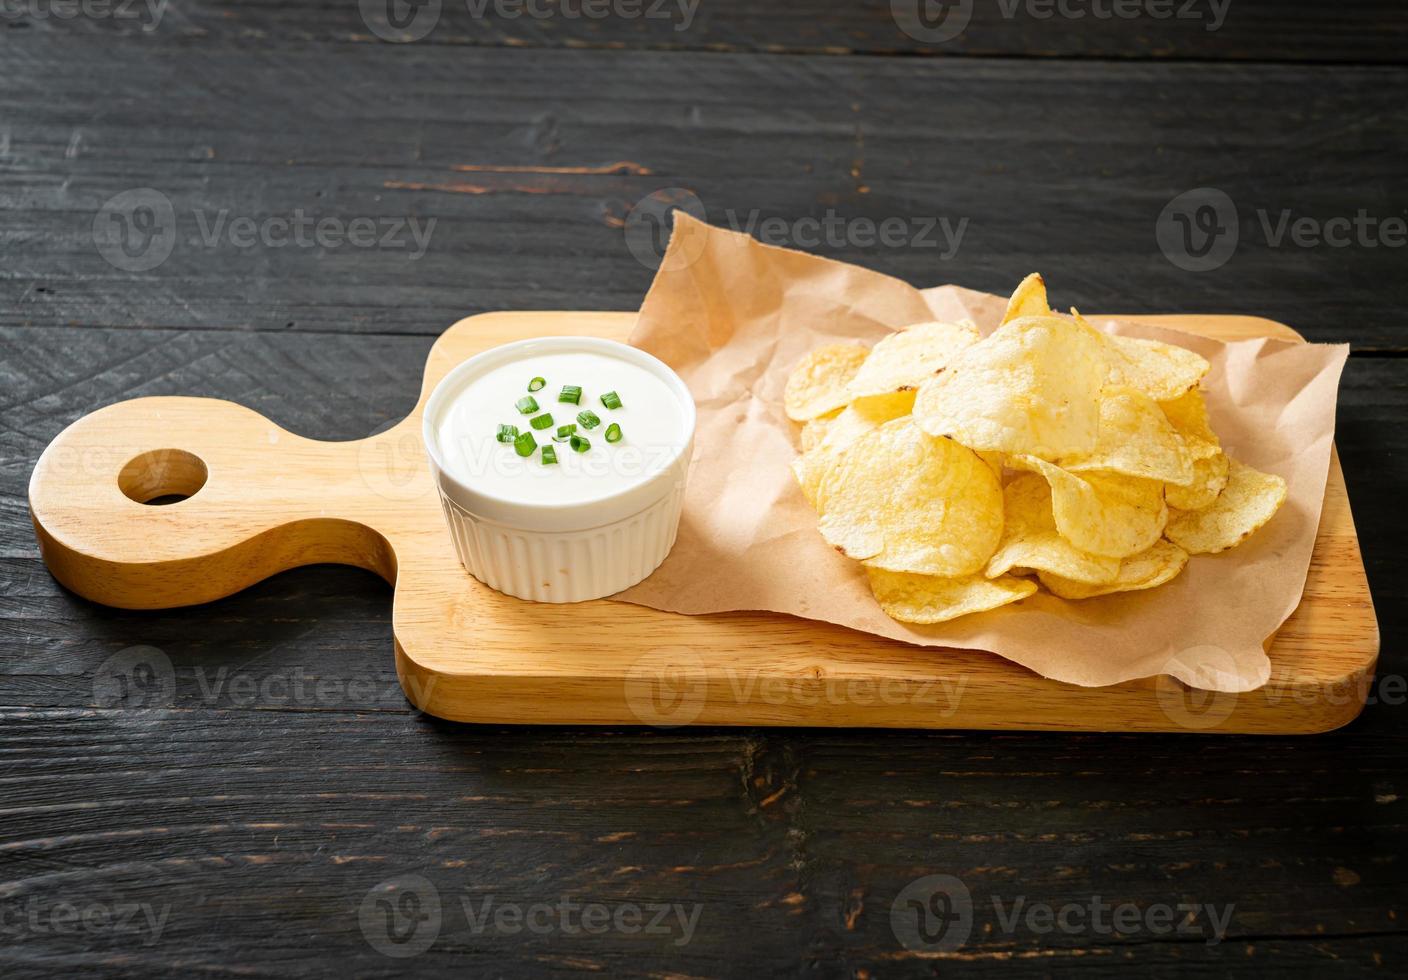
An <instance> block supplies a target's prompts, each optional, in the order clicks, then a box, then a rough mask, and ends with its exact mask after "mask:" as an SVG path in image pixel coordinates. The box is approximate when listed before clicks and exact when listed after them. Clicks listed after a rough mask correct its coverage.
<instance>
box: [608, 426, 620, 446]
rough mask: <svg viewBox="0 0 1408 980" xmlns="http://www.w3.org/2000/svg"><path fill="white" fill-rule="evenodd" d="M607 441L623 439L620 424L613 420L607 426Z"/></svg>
mask: <svg viewBox="0 0 1408 980" xmlns="http://www.w3.org/2000/svg"><path fill="white" fill-rule="evenodd" d="M606 441H607V442H620V441H621V427H620V426H619V425H617V424H616V423H615V422H612V423H611V424H610V425H608V426H607V427H606Z"/></svg>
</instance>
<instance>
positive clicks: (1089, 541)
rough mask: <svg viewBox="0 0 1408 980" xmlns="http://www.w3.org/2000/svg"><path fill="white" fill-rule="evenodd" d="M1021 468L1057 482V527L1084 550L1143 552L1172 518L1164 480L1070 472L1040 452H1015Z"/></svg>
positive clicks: (1117, 554) (1116, 554)
mask: <svg viewBox="0 0 1408 980" xmlns="http://www.w3.org/2000/svg"><path fill="white" fill-rule="evenodd" d="M1008 463H1009V465H1011V466H1014V467H1016V468H1018V469H1024V470H1031V471H1032V472H1034V473H1040V474H1041V475H1042V476H1043V477H1045V478H1046V482H1047V483H1049V484H1050V485H1051V510H1052V516H1053V517H1054V518H1055V519H1056V530H1057V531H1059V532H1060V533H1061V536H1062V537H1064V538H1065V539H1066V540H1067V541H1069V542H1071V544H1073V545H1075V546H1076V547H1077V548H1079V549H1080V550H1081V551H1088V552H1090V553H1092V554H1096V555H1104V556H1105V557H1108V558H1126V557H1128V556H1130V555H1137V554H1138V553H1139V552H1141V551H1143V550H1144V549H1146V548H1148V547H1151V546H1152V545H1153V543H1154V542H1155V541H1157V540H1159V535H1160V533H1162V531H1163V529H1164V524H1165V523H1166V522H1167V521H1168V507H1167V506H1166V505H1165V504H1164V494H1163V484H1161V483H1159V482H1158V481H1157V480H1145V479H1141V478H1140V477H1136V476H1121V475H1119V474H1117V473H1082V474H1080V475H1076V474H1075V473H1068V472H1066V471H1065V470H1063V469H1061V467H1059V466H1055V465H1053V464H1051V463H1048V462H1047V461H1046V460H1044V459H1038V458H1037V457H1035V456H1011V457H1009V458H1008Z"/></svg>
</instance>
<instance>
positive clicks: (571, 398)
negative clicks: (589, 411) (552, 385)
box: [557, 385, 582, 405]
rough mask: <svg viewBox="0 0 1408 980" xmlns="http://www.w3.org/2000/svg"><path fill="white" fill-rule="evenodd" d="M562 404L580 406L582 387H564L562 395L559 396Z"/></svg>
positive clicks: (558, 398)
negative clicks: (568, 403) (567, 403)
mask: <svg viewBox="0 0 1408 980" xmlns="http://www.w3.org/2000/svg"><path fill="white" fill-rule="evenodd" d="M557 400H558V401H560V402H570V403H572V404H573V405H580V404H581V402H582V388H581V386H580V385H563V386H562V393H561V394H559V395H558V396H557Z"/></svg>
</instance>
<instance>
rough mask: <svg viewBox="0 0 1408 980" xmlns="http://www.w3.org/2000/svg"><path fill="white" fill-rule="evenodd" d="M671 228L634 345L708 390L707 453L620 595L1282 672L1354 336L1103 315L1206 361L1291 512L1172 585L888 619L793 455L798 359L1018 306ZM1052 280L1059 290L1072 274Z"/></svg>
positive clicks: (1075, 666) (1226, 417) (1223, 425)
mask: <svg viewBox="0 0 1408 980" xmlns="http://www.w3.org/2000/svg"><path fill="white" fill-rule="evenodd" d="M674 229H675V230H674V234H673V236H672V238H671V241H670V246H669V249H668V251H667V252H666V255H665V258H664V261H663V262H662V264H661V268H660V271H659V273H658V274H657V276H656V279H655V282H654V284H653V285H652V287H651V289H650V293H649V294H648V295H647V296H646V299H645V303H644V306H643V307H642V309H641V313H640V320H639V323H638V325H637V326H636V329H635V331H634V332H633V333H632V335H631V337H630V342H631V343H632V344H634V345H636V346H637V347H640V348H643V349H644V350H647V351H650V352H651V353H652V354H654V355H655V356H657V357H659V358H660V359H661V360H663V361H665V362H666V363H667V364H669V365H670V366H671V367H673V368H674V369H675V370H676V371H678V372H679V374H680V375H681V377H683V378H684V380H685V382H686V383H687V384H688V385H689V387H690V390H691V391H692V392H693V394H694V398H695V401H696V403H697V406H698V429H697V434H696V446H695V458H694V462H693V465H692V468H691V471H690V482H689V490H688V493H687V495H686V501H685V509H684V516H683V519H682V520H681V524H680V532H679V539H678V542H677V543H676V545H675V548H674V551H673V552H671V554H670V556H669V558H667V559H666V560H665V563H664V564H663V565H662V566H661V567H660V568H659V569H658V570H657V571H656V572H655V573H654V574H653V575H651V576H650V577H649V578H648V579H646V580H645V581H644V582H642V583H641V584H640V585H638V586H636V587H635V588H633V589H630V590H629V591H627V592H624V593H622V594H621V595H619V596H617V598H619V599H623V600H626V601H629V602H635V603H640V604H642V605H646V606H651V607H653V608H656V609H663V610H668V611H671V612H679V613H691V614H697V613H710V612H723V611H729V610H771V611H773V612H779V613H788V614H790V615H793V616H802V617H806V618H809V619H816V620H823V621H825V622H829V623H838V624H840V625H842V626H848V627H850V628H852V629H857V630H864V631H866V632H868V633H874V634H877V635H880V636H887V637H892V638H895V639H899V640H904V641H907V642H910V643H916V644H922V645H926V646H947V647H962V648H968V649H978V650H988V651H991V652H993V653H995V654H997V655H999V656H1002V657H1006V658H1007V659H1009V660H1012V661H1015V662H1016V663H1019V664H1022V665H1024V666H1026V667H1028V668H1030V669H1032V670H1034V671H1037V672H1038V673H1040V674H1043V675H1045V676H1047V677H1051V678H1055V679H1057V680H1060V681H1066V682H1068V683H1072V684H1079V685H1083V686H1088V687H1096V686H1101V685H1106V684H1115V683H1118V682H1120V681H1124V680H1130V679H1133V678H1138V677H1148V676H1153V675H1156V674H1171V675H1173V676H1175V677H1178V678H1179V679H1180V680H1182V681H1184V682H1185V683H1187V684H1189V685H1192V686H1194V687H1200V688H1204V689H1209V690H1217V691H1246V690H1252V689H1254V688H1256V687H1259V686H1260V685H1262V684H1264V683H1266V680H1267V678H1268V676H1269V674H1270V666H1271V665H1270V661H1269V660H1268V659H1267V657H1266V654H1265V652H1264V651H1263V649H1262V642H1263V640H1265V638H1266V637H1268V636H1269V635H1270V634H1271V633H1273V632H1274V631H1275V630H1276V628H1277V627H1278V626H1280V625H1281V623H1282V622H1284V621H1285V619H1286V617H1287V616H1289V615H1290V614H1291V612H1292V611H1293V610H1294V609H1295V607H1296V605H1297V603H1298V602H1299V601H1300V596H1301V591H1302V589H1303V588H1304V585H1305V576H1306V570H1307V568H1308V567H1309V564H1310V555H1311V550H1312V548H1313V546H1314V542H1315V532H1316V528H1317V527H1318V525H1319V520H1320V508H1321V503H1322V502H1323V500H1324V496H1325V480H1326V475H1327V472H1328V468H1329V459H1330V446H1331V442H1332V440H1333V437H1334V427H1335V399H1336V392H1337V389H1338V385H1339V377H1340V371H1341V370H1342V368H1343V366H1344V362H1345V358H1346V356H1347V355H1348V346H1347V345H1334V346H1330V345H1322V344H1302V343H1294V342H1285V341H1276V340H1252V341H1242V342H1236V343H1220V342H1218V341H1214V340H1207V339H1203V338H1199V337H1195V336H1192V335H1190V334H1186V333H1182V332H1179V331H1173V330H1165V329H1162V328H1159V327H1155V326H1151V325H1148V324H1139V323H1132V322H1125V321H1109V322H1097V323H1096V325H1097V326H1099V327H1100V328H1101V329H1104V330H1107V331H1110V332H1113V333H1118V334H1125V335H1129V336H1135V337H1151V338H1155V339H1158V340H1165V341H1170V342H1172V343H1176V344H1181V345H1183V346H1185V347H1188V348H1191V349H1192V350H1195V351H1197V352H1198V353H1199V354H1201V355H1202V356H1203V357H1205V358H1207V359H1208V361H1210V362H1211V364H1212V370H1211V371H1210V372H1209V374H1208V376H1207V377H1206V378H1205V379H1204V382H1203V385H1204V387H1205V389H1206V394H1207V401H1208V406H1209V409H1210V412H1211V417H1212V424H1213V428H1214V429H1215V430H1216V431H1217V433H1218V435H1219V436H1221V438H1222V442H1223V445H1224V447H1225V448H1226V449H1227V451H1228V452H1229V453H1230V454H1231V455H1233V456H1235V457H1237V458H1238V459H1241V460H1242V461H1244V462H1246V463H1248V464H1250V465H1252V466H1254V467H1256V468H1257V469H1261V470H1265V471H1268V472H1271V473H1278V474H1280V475H1281V476H1282V477H1284V478H1285V479H1286V482H1287V484H1288V488H1289V493H1288V499H1287V501H1286V503H1285V505H1284V506H1283V507H1282V508H1281V510H1280V511H1279V512H1278V513H1277V514H1276V516H1275V517H1274V518H1273V519H1272V520H1271V522H1270V523H1269V524H1267V525H1266V526H1265V527H1263V528H1262V529H1261V530H1259V531H1258V532H1257V533H1256V534H1254V535H1253V536H1252V537H1251V538H1250V539H1249V540H1247V541H1246V542H1244V543H1243V544H1242V545H1241V546H1239V547H1237V548H1235V549H1233V550H1232V551H1229V552H1224V553H1223V554H1220V555H1200V556H1196V557H1194V558H1193V559H1192V560H1191V561H1190V562H1189V563H1188V567H1187V568H1186V569H1185V570H1184V572H1183V574H1182V575H1180V576H1179V577H1178V578H1176V579H1174V580H1173V581H1172V582H1170V583H1168V584H1167V585H1164V586H1161V587H1159V588H1156V589H1151V590H1147V591H1143V592H1128V593H1123V594H1117V595H1113V596H1106V597H1101V598H1097V599H1087V600H1084V601H1081V602H1068V601H1065V600H1062V599H1058V598H1056V597H1055V596H1052V595H1050V594H1048V593H1046V592H1044V591H1042V592H1038V593H1037V594H1036V595H1034V596H1032V597H1031V598H1029V599H1025V600H1023V601H1022V602H1021V603H1019V604H1017V605H1013V606H1006V607H1004V608H1001V609H997V610H994V611H992V612H987V613H980V614H977V615H973V616H966V617H964V618H961V619H958V620H955V621H952V622H948V623H943V624H940V625H937V626H911V625H907V624H904V623H898V622H895V621H894V620H892V619H890V618H889V617H888V616H886V615H885V614H884V613H882V612H881V611H880V608H879V606H878V605H877V604H876V602H875V600H874V599H873V598H872V597H871V594H870V589H869V587H868V585H867V583H866V576H865V572H864V569H863V568H862V567H861V565H860V564H859V563H857V562H853V561H850V560H849V559H846V558H844V557H842V556H841V555H839V554H837V553H836V552H835V551H833V550H832V549H831V548H830V547H828V546H827V544H826V543H825V542H824V541H823V540H822V538H821V535H820V534H818V533H817V529H816V523H817V518H816V514H815V513H814V512H813V511H812V509H811V507H809V506H808V505H807V503H806V501H805V500H804V499H803V498H802V494H801V492H800V491H799V490H798V488H797V484H796V481H795V480H794V479H793V476H792V471H791V468H790V466H789V463H790V462H791V460H792V458H793V457H794V456H795V455H796V453H797V437H798V426H797V424H796V423H794V422H792V421H790V420H789V419H788V418H787V416H786V415H785V413H784V412H783V407H782V390H783V385H784V383H785V382H786V379H787V375H788V373H789V371H790V370H791V368H792V366H793V365H794V364H795V363H796V362H797V360H798V359H799V358H800V357H801V356H802V355H803V354H805V353H806V352H807V351H809V350H811V349H812V348H814V347H816V346H818V345H820V344H822V343H827V342H834V341H838V340H855V341H861V342H863V343H866V344H873V343H875V342H876V341H877V340H879V339H880V338H881V337H884V336H885V335H886V334H888V333H890V332H891V331H893V330H896V329H899V328H901V327H904V326H906V325H908V324H911V323H917V322H921V321H924V320H932V319H946V320H952V319H958V318H961V317H965V316H966V317H970V318H971V319H972V320H973V321H974V322H976V323H977V324H978V326H979V328H980V329H981V330H982V331H983V332H984V333H985V334H986V333H988V332H991V330H993V329H994V328H995V327H996V326H997V321H998V320H999V319H1000V317H1001V314H1002V311H1003V308H1004V306H1005V302H1006V301H1005V299H1004V298H1003V297H999V296H990V295H988V294H985V293H978V292H973V291H971V290H967V289H962V288H959V287H955V286H941V287H938V288H935V289H929V290H923V291H920V290H917V289H915V288H913V287H912V286H909V285H908V284H906V283H904V282H901V281H900V280H898V279H894V278H891V277H889V276H885V275H881V274H880V273H877V272H872V271H869V270H866V269H862V268H860V267H858V266H852V265H848V264H846V263H842V262H836V261H832V260H829V259H823V258H819V257H816V256H812V255H807V254H805V253H801V252H795V251H791V250H788V249H782V248H776V247H772V246H767V245H763V244H761V243H759V242H757V241H754V240H753V239H752V238H750V237H748V236H747V235H744V234H739V233H736V232H730V231H727V230H724V229H721V228H714V227H711V226H709V225H706V224H702V223H700V222H698V221H696V220H694V219H692V218H690V217H689V216H688V215H686V214H684V213H683V212H679V211H677V212H676V214H675V226H674ZM1023 271H1026V270H1023ZM1038 271H1039V270H1038ZM1014 285H1015V280H1014ZM1052 286H1053V287H1054V292H1055V298H1056V299H1059V298H1060V282H1059V281H1053V282H1052ZM1120 302H1121V297H1118V296H1112V297H1110V303H1111V304H1112V305H1117V304H1119V303H1120ZM1190 305H1193V304H1192V303H1190ZM935 655H936V656H938V655H939V654H938V653H937V652H936V654H935Z"/></svg>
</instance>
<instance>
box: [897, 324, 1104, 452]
mask: <svg viewBox="0 0 1408 980" xmlns="http://www.w3.org/2000/svg"><path fill="white" fill-rule="evenodd" d="M1111 356H1112V355H1111V353H1110V348H1109V344H1108V342H1107V340H1106V338H1105V336H1104V335H1103V334H1101V333H1099V332H1098V331H1096V330H1093V329H1091V328H1090V327H1089V326H1083V325H1081V324H1079V323H1076V322H1074V321H1072V320H1068V319H1066V318H1064V317H1058V316H1041V317H1020V318H1018V319H1016V320H1013V321H1011V322H1010V323H1006V324H1004V325H1003V326H1001V327H999V328H998V329H997V330H996V331H995V332H994V333H992V334H991V335H990V336H988V337H986V338H984V339H983V340H981V341H979V342H978V343H976V344H974V345H973V346H972V347H969V348H968V349H967V350H965V351H964V352H963V353H961V354H959V355H958V357H957V358H956V359H955V360H954V361H953V363H951V364H950V365H949V367H948V369H947V370H945V371H944V373H943V374H941V375H939V376H938V377H936V378H931V379H930V380H928V381H926V382H924V384H923V386H921V387H920V389H919V397H918V399H916V401H915V403H914V417H915V421H916V422H917V423H918V424H919V426H920V428H922V429H923V430H924V431H925V432H928V433H929V434H931V435H936V436H948V437H949V438H952V439H954V440H955V441H957V442H959V443H961V444H963V445H965V446H967V447H968V448H970V449H976V450H993V451H997V452H1004V453H1030V454H1032V455H1036V456H1043V457H1050V458H1052V459H1058V458H1061V457H1063V456H1074V455H1078V454H1082V453H1089V452H1092V451H1093V450H1094V449H1095V442H1096V437H1097V435H1098V433H1099V428H1100V405H1099V394H1100V390H1101V388H1102V387H1103V386H1104V384H1105V380H1106V378H1107V377H1108V376H1109V372H1110V357H1111Z"/></svg>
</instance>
